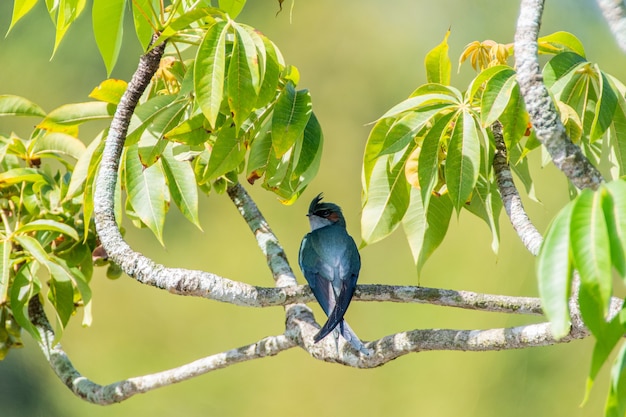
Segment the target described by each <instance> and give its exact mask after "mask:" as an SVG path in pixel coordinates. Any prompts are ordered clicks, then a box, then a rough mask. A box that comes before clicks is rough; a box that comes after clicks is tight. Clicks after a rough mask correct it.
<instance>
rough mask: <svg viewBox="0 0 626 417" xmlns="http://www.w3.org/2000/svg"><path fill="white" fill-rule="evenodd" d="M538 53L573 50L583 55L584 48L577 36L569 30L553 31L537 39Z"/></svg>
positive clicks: (559, 52) (556, 52)
mask: <svg viewBox="0 0 626 417" xmlns="http://www.w3.org/2000/svg"><path fill="white" fill-rule="evenodd" d="M537 41H538V43H539V53H544V54H555V55H557V54H561V53H563V52H575V53H577V54H578V55H580V56H582V57H584V56H585V48H584V47H583V44H582V42H580V40H578V38H577V37H576V36H574V35H572V34H571V33H569V32H555V33H552V34H550V35H547V36H542V37H541V38H539V39H538V40H537Z"/></svg>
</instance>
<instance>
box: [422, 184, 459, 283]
mask: <svg viewBox="0 0 626 417" xmlns="http://www.w3.org/2000/svg"><path fill="white" fill-rule="evenodd" d="M453 208H454V206H453V205H452V201H451V200H450V194H448V193H446V194H443V195H440V196H432V197H431V199H430V202H429V203H428V211H427V213H426V228H425V230H424V242H423V243H422V250H421V251H420V254H419V259H418V260H417V274H418V276H419V275H420V273H421V271H422V268H423V267H424V264H426V261H427V260H428V258H430V256H431V255H432V254H433V253H434V252H435V250H436V249H437V248H438V247H439V245H440V244H441V242H443V238H444V237H445V236H446V232H447V231H448V225H449V224H450V218H451V217H452V210H453Z"/></svg>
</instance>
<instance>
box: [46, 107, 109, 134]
mask: <svg viewBox="0 0 626 417" xmlns="http://www.w3.org/2000/svg"><path fill="white" fill-rule="evenodd" d="M114 113H115V105H113V104H109V103H103V102H101V101H89V102H86V103H73V104H65V105H63V106H61V107H58V108H56V109H54V110H52V111H51V112H50V113H48V116H46V118H45V119H43V121H42V122H41V123H39V125H37V127H39V128H41V129H49V130H55V127H56V125H57V124H61V125H74V124H79V123H84V122H88V121H91V120H106V119H110V118H112V117H113V114H114Z"/></svg>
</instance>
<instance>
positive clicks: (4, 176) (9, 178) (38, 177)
mask: <svg viewBox="0 0 626 417" xmlns="http://www.w3.org/2000/svg"><path fill="white" fill-rule="evenodd" d="M20 182H32V183H37V182H44V183H47V182H49V181H48V179H47V178H46V177H45V176H44V175H43V174H42V173H41V172H40V171H39V170H37V169H35V168H13V169H10V170H8V171H5V172H0V188H2V187H6V186H9V185H14V184H19V183H20Z"/></svg>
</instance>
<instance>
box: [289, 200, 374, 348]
mask: <svg viewBox="0 0 626 417" xmlns="http://www.w3.org/2000/svg"><path fill="white" fill-rule="evenodd" d="M322 199H323V194H321V193H320V194H318V195H317V196H316V197H315V198H314V199H313V200H312V201H311V204H310V206H309V211H308V213H307V216H308V218H309V223H310V225H311V232H309V233H307V234H306V235H305V236H304V238H303V239H302V243H301V245H300V251H299V256H298V263H299V265H300V269H302V273H303V274H304V277H305V278H306V280H307V282H308V283H309V286H310V287H311V290H312V291H313V295H315V298H316V299H317V302H318V303H319V304H320V306H321V307H322V310H324V313H326V316H328V320H327V321H326V323H325V324H324V325H323V326H322V328H321V329H320V331H319V332H318V333H317V334H316V335H315V336H314V338H313V340H314V341H315V342H316V343H317V342H319V341H320V340H322V339H323V338H324V337H326V336H328V335H329V334H330V333H331V332H332V333H333V334H334V337H335V343H336V345H335V346H338V338H339V335H340V334H341V336H343V338H344V339H346V340H347V341H348V342H349V343H350V344H351V345H352V346H353V347H354V348H355V349H356V350H357V351H359V352H362V353H364V354H365V355H369V354H370V353H371V352H370V350H369V349H368V348H366V347H365V345H364V344H363V342H361V340H360V339H359V338H358V337H357V335H356V334H355V333H354V331H353V330H352V329H351V328H350V326H348V323H346V321H345V320H344V315H345V314H346V310H347V309H348V306H349V305H350V301H351V300H352V295H353V294H354V290H355V288H356V283H357V279H358V278H359V271H360V269H361V255H359V250H358V248H357V246H356V243H354V239H352V237H351V236H350V235H349V234H348V232H347V230H346V220H345V219H344V217H343V213H342V212H341V208H340V207H339V206H338V205H336V204H333V203H326V202H322Z"/></svg>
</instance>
